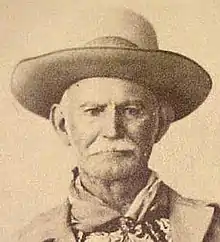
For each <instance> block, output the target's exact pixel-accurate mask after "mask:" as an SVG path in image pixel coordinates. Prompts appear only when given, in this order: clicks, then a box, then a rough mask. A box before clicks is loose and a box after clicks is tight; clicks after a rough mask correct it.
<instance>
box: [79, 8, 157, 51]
mask: <svg viewBox="0 0 220 242" xmlns="http://www.w3.org/2000/svg"><path fill="white" fill-rule="evenodd" d="M83 15H86V12H84V14H83ZM80 17H81V19H82V18H83V16H82V15H81V16H80ZM83 19H84V20H83V21H84V24H83V25H81V26H82V29H83V32H84V30H86V33H84V34H82V35H83V36H81V37H82V38H83V39H84V40H86V41H85V42H86V44H85V45H86V46H90V47H91V46H96V47H97V46H105V47H113V46H115V47H128V48H137V47H138V48H142V49H158V42H157V35H156V32H155V30H154V28H153V26H152V24H151V23H150V22H149V21H148V20H147V19H146V18H144V17H143V16H142V15H141V14H138V13H135V12H133V11H132V10H130V9H127V8H108V9H105V8H104V9H99V11H97V10H94V11H93V12H90V13H87V19H86V20H85V18H83ZM84 25H85V26H84ZM88 40H89V41H88ZM129 42H130V43H129Z"/></svg>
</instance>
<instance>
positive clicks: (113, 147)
mask: <svg viewBox="0 0 220 242" xmlns="http://www.w3.org/2000/svg"><path fill="white" fill-rule="evenodd" d="M134 149H135V146H134V145H133V144H131V143H129V142H127V141H115V142H111V143H109V142H107V143H106V142H97V143H93V144H92V145H91V146H90V147H89V149H88V154H89V155H94V154H97V153H103V152H120V151H134Z"/></svg>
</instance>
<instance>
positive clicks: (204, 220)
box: [170, 192, 214, 242]
mask: <svg viewBox="0 0 220 242" xmlns="http://www.w3.org/2000/svg"><path fill="white" fill-rule="evenodd" d="M170 205H171V207H170V223H171V228H172V238H173V241H174V242H176V241H178V242H186V241H187V242H188V241H189V242H191V241H192V242H201V241H203V238H204V236H205V234H206V232H207V230H208V228H209V225H210V223H211V220H212V216H213V212H214V209H213V208H212V207H208V206H207V204H205V203H204V202H202V201H195V200H191V199H186V198H183V197H181V196H180V195H178V194H177V193H175V192H173V193H172V195H171V204H170Z"/></svg>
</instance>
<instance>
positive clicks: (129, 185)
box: [80, 169, 150, 214]
mask: <svg viewBox="0 0 220 242" xmlns="http://www.w3.org/2000/svg"><path fill="white" fill-rule="evenodd" d="M149 175H150V170H148V169H146V170H144V171H143V170H142V171H141V172H139V174H135V176H130V177H128V178H126V179H121V180H115V181H110V182H109V181H105V180H103V179H98V178H96V177H92V178H91V177H89V176H87V175H86V174H84V173H83V172H80V179H81V182H82V184H83V186H84V187H85V188H86V189H87V190H88V191H89V192H91V193H92V194H93V195H94V196H96V197H98V198H99V199H101V200H102V201H103V202H105V203H106V204H108V206H109V207H111V208H113V209H115V210H117V211H119V212H120V213H122V214H124V213H125V212H126V211H127V209H128V208H129V206H130V205H131V203H132V202H133V200H134V199H135V197H136V196H137V194H138V193H139V192H140V191H141V190H142V189H143V188H144V187H145V186H146V184H147V181H148V178H149Z"/></svg>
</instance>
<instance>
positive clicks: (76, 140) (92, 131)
mask: <svg viewBox="0 0 220 242" xmlns="http://www.w3.org/2000/svg"><path fill="white" fill-rule="evenodd" d="M71 130H72V131H71V138H72V141H73V145H74V146H75V148H77V150H78V151H79V152H80V153H81V154H84V155H86V150H87V148H88V147H89V146H90V145H91V144H92V143H93V142H94V141H95V140H96V138H97V136H98V134H99V130H98V129H97V128H96V127H93V126H91V125H90V126H89V125H88V126H85V125H84V126H80V125H78V126H74V127H72V128H71Z"/></svg>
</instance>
